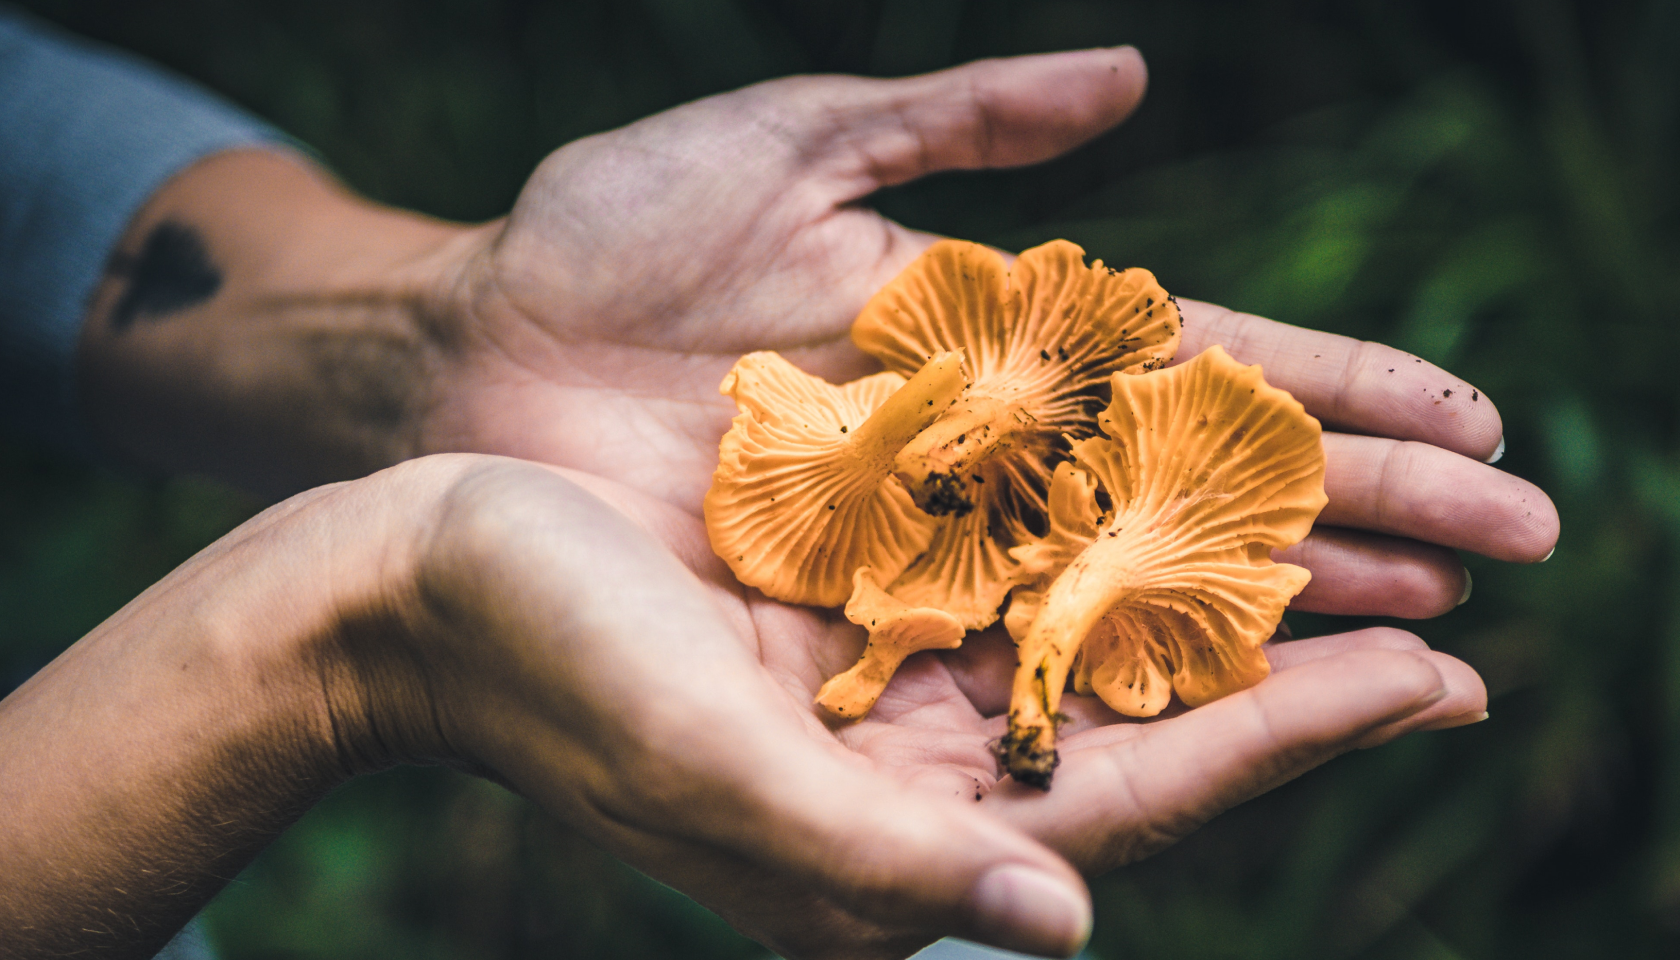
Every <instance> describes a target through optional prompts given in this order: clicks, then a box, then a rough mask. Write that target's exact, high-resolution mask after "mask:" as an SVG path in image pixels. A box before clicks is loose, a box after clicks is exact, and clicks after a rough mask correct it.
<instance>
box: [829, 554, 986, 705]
mask: <svg viewBox="0 0 1680 960" xmlns="http://www.w3.org/2000/svg"><path fill="white" fill-rule="evenodd" d="M853 584H854V588H853V590H852V598H851V599H850V600H848V601H846V619H848V620H850V621H852V622H853V623H855V624H857V625H859V626H861V627H867V628H868V629H869V645H868V646H866V647H864V650H863V656H861V657H859V658H858V662H857V663H855V664H853V665H852V668H851V669H850V670H847V671H846V672H844V673H837V674H835V675H834V676H832V677H830V678H829V680H828V682H827V683H825V684H823V685H822V689H821V690H818V691H817V703H819V704H821V705H822V706H823V707H824V708H825V709H826V710H828V711H829V712H830V713H832V714H834V715H835V716H837V717H847V718H850V719H856V718H858V717H861V716H863V715H864V714H866V713H868V712H869V708H870V707H873V706H875V701H876V700H877V699H879V698H880V696H881V691H883V690H885V689H886V688H887V681H888V680H891V679H892V675H893V673H894V672H895V671H897V670H898V665H899V664H901V663H903V662H904V658H906V657H908V656H910V655H911V654H912V653H915V652H917V651H918V650H949V649H951V648H952V647H957V646H961V645H962V638H963V626H962V623H961V622H959V621H958V620H957V618H956V617H953V616H951V615H950V614H948V613H946V612H944V611H943V610H934V609H932V608H930V607H912V606H910V605H909V604H907V603H905V602H904V601H902V600H897V599H894V598H893V597H892V596H890V595H889V594H888V593H887V592H886V591H885V590H882V589H881V585H880V583H878V582H877V581H876V579H875V571H873V570H871V569H869V568H868V567H863V568H862V569H860V570H858V572H857V574H856V576H855V578H854V580H853Z"/></svg>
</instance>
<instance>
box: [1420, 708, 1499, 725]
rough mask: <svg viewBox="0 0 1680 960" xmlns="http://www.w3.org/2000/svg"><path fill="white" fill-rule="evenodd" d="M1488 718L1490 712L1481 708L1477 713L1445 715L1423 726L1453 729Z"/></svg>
mask: <svg viewBox="0 0 1680 960" xmlns="http://www.w3.org/2000/svg"><path fill="white" fill-rule="evenodd" d="M1487 718H1488V712H1487V711H1486V710H1481V711H1478V712H1476V713H1461V714H1459V715H1458V716H1456V717H1443V718H1442V719H1440V720H1436V721H1435V722H1434V723H1431V724H1428V725H1427V726H1425V727H1423V729H1424V730H1451V729H1452V728H1454V727H1468V726H1469V725H1471V724H1472V723H1481V722H1482V721H1483V720H1486V719H1487Z"/></svg>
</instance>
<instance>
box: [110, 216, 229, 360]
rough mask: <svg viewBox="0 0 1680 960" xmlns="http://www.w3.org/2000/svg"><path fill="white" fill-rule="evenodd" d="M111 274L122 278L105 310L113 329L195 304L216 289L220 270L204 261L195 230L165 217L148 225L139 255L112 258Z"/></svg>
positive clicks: (202, 246)
mask: <svg viewBox="0 0 1680 960" xmlns="http://www.w3.org/2000/svg"><path fill="white" fill-rule="evenodd" d="M111 273H112V274H114V275H116V276H119V277H126V278H128V289H127V290H124V291H123V295H122V299H121V300H119V301H117V306H116V309H115V310H113V311H112V312H111V327H112V329H114V330H116V331H117V332H119V333H120V332H122V331H123V330H125V329H127V328H128V326H129V324H132V323H133V322H134V321H135V320H139V319H142V318H148V319H155V318H160V317H164V316H168V315H169V314H171V313H175V312H176V311H178V310H185V309H187V308H188V307H193V306H197V305H198V304H201V303H203V302H205V301H206V300H209V299H210V298H211V297H213V296H215V295H216V291H217V290H220V289H221V288H222V273H221V271H220V270H217V269H216V265H215V264H213V263H211V262H210V255H209V253H208V252H206V251H205V249H204V240H203V239H202V238H201V237H199V235H198V231H196V230H194V229H193V228H191V227H189V226H186V225H185V224H180V223H175V222H173V221H169V220H165V221H164V222H162V223H160V224H158V225H157V226H156V227H155V228H153V230H152V232H151V235H150V236H148V237H146V243H145V245H144V246H143V247H141V248H140V255H139V256H137V257H134V256H123V255H120V254H119V255H118V256H116V257H115V258H113V259H112V261H111Z"/></svg>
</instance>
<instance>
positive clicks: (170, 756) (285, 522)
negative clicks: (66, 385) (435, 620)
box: [0, 488, 401, 957]
mask: <svg viewBox="0 0 1680 960" xmlns="http://www.w3.org/2000/svg"><path fill="white" fill-rule="evenodd" d="M341 492H342V488H337V489H329V490H327V491H312V492H311V493H310V494H306V495H305V496H304V497H300V498H298V499H296V500H294V501H290V502H288V503H286V504H283V505H281V506H279V507H276V508H275V509H274V510H273V511H270V512H269V513H268V514H265V515H264V516H262V517H259V518H258V519H256V520H254V521H252V522H251V523H249V524H247V525H246V526H245V527H242V528H241V529H240V530H239V531H237V532H235V533H234V534H232V535H230V536H229V537H228V538H226V539H224V540H223V541H221V542H219V543H217V544H216V545H214V546H212V547H211V548H210V549H208V550H207V551H205V552H204V553H203V554H200V555H199V556H198V557H196V558H194V560H192V561H191V562H189V563H188V564H187V565H186V566H184V567H182V568H181V569H180V570H177V571H176V572H175V573H173V574H171V575H170V576H169V577H168V578H166V579H165V580H164V581H163V582H161V583H159V584H158V585H157V586H156V587H154V588H152V589H151V590H149V591H147V592H146V593H145V594H143V595H142V596H141V597H139V598H138V599H136V600H135V601H134V602H132V603H130V604H129V605H128V606H127V607H125V608H124V609H123V610H122V611H120V612H119V613H118V614H117V615H115V616H114V617H112V618H111V619H110V620H109V621H107V622H106V623H104V624H103V625H101V626H100V627H99V628H98V629H97V630H95V631H94V632H93V633H92V634H90V635H89V636H87V637H86V638H84V639H83V640H81V641H80V642H78V643H77V644H75V645H74V646H73V647H71V648H70V650H68V651H67V652H66V653H65V654H64V655H63V656H61V657H59V658H58V659H57V660H55V661H54V662H53V663H52V664H50V665H49V666H48V667H47V668H45V669H44V670H42V671H41V672H40V673H39V674H37V675H36V676H35V677H33V678H31V679H30V680H29V681H28V682H27V683H25V684H24V685H23V686H22V687H21V688H19V689H18V690H17V691H15V692H14V693H13V694H12V695H11V696H9V697H7V698H6V699H5V700H4V701H0V864H4V870H3V877H0V931H5V933H4V935H3V936H0V956H5V957H13V956H17V957H33V956H61V955H63V956H68V955H71V954H72V953H74V954H75V955H78V956H80V955H84V954H92V955H101V956H134V957H149V956H151V954H152V952H155V951H156V949H157V948H158V947H159V946H161V944H162V943H163V942H164V941H166V940H167V939H168V938H169V936H171V935H172V934H173V932H174V931H175V930H177V929H178V928H179V927H180V925H181V924H182V923H184V922H185V921H186V920H187V919H188V918H189V917H191V916H192V914H193V913H194V912H196V911H197V910H198V909H199V908H201V907H202V905H203V904H204V903H205V902H206V901H207V900H208V899H209V898H210V897H211V896H212V895H213V894H214V893H215V892H216V890H217V889H219V888H220V887H221V885H222V884H224V883H225V882H226V881H227V880H228V879H229V878H231V877H232V876H234V875H235V874H237V873H238V872H239V870H240V868H241V867H242V866H243V865H244V864H245V863H246V862H247V861H249V860H250V859H251V857H253V856H254V855H255V854H256V852H257V851H258V850H260V849H261V848H262V847H263V846H264V845H265V844H266V843H267V842H268V841H269V840H270V839H272V838H273V837H274V836H275V835H276V834H277V833H278V832H280V831H281V830H282V829H284V828H285V826H286V825H287V824H289V823H290V822H291V821H292V820H294V819H295V818H296V817H297V816H299V815H300V814H301V813H302V812H303V811H304V810H306V809H308V807H309V806H310V805H311V804H313V803H314V802H315V801H316V800H317V799H319V798H320V797H321V796H322V795H323V794H324V793H325V792H326V791H328V790H329V789H331V788H332V787H333V786H334V785H335V784H336V783H339V782H341V781H342V780H343V779H345V778H346V777H347V776H349V775H351V774H352V773H354V772H356V771H357V770H359V769H364V768H365V766H366V765H367V764H368V763H369V762H370V760H371V761H372V762H375V763H377V762H379V760H381V759H385V758H377V759H376V758H370V757H368V756H367V755H366V754H365V751H362V750H358V749H355V748H351V749H346V746H347V745H351V744H357V743H360V744H364V745H365V744H366V743H367V742H368V740H367V738H366V736H365V735H364V733H365V730H366V729H367V725H366V724H365V723H364V722H363V718H365V716H366V713H365V706H366V705H365V703H363V697H362V695H361V694H360V693H359V692H358V691H359V689H360V688H359V687H358V685H357V683H356V682H355V681H356V676H355V673H356V672H355V670H353V669H349V668H347V667H345V663H346V662H347V661H346V660H345V658H343V657H341V656H340V655H339V653H340V651H343V650H345V649H347V648H349V647H351V646H353V645H355V643H356V642H357V641H358V639H364V640H365V639H374V638H367V637H363V638H356V637H350V636H346V631H355V630H360V631H363V632H367V631H373V630H377V629H379V626H378V618H377V617H373V618H366V617H364V618H361V619H360V620H358V619H357V618H353V617H349V618H347V617H346V616H345V615H344V614H345V611H346V610H353V609H357V608H362V609H374V610H377V609H378V608H379V604H378V603H377V601H376V600H375V599H371V598H377V597H379V596H380V595H381V594H382V592H384V590H385V587H384V584H383V581H384V580H386V579H387V576H388V574H389V572H390V571H391V570H392V569H393V568H396V567H400V566H401V563H400V561H398V562H387V561H390V560H391V554H400V553H401V551H400V550H393V549H392V543H391V541H390V539H389V538H381V537H377V536H373V537H368V538H367V541H368V542H370V543H379V544H380V546H379V550H378V551H377V552H376V551H374V550H372V549H368V548H361V549H357V548H356V547H355V546H354V545H353V544H352V543H349V542H342V543H335V542H334V541H336V540H345V541H348V540H350V539H351V538H348V537H344V536H342V534H340V533H339V532H338V531H342V530H344V529H353V528H349V527H347V525H344V524H342V523H339V524H336V525H335V524H334V523H332V522H331V521H333V519H334V518H333V517H332V516H331V514H333V513H342V512H344V511H345V510H346V509H350V508H353V509H355V510H356V511H358V512H363V513H368V512H377V511H368V510H367V505H366V504H365V503H364V504H350V505H347V504H335V503H333V502H332V501H333V500H334V499H335V497H336V498H337V499H339V500H343V499H344V498H343V497H341V496H338V494H339V493H341ZM304 513H309V514H313V516H300V514H304ZM361 529H362V530H363V531H366V530H367V527H366V526H365V525H363V526H362V528H361ZM370 646H374V647H379V646H380V645H379V644H370ZM399 692H400V687H399ZM387 762H388V761H387Z"/></svg>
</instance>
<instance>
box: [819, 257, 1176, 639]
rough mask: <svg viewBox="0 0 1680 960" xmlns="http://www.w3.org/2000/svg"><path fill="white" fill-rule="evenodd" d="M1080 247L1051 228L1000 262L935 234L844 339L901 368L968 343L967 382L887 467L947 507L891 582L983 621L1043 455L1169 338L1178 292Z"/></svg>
mask: <svg viewBox="0 0 1680 960" xmlns="http://www.w3.org/2000/svg"><path fill="white" fill-rule="evenodd" d="M1084 255H1085V254H1084V251H1083V250H1081V249H1080V248H1079V247H1078V246H1076V245H1074V244H1072V243H1069V242H1067V241H1065V240H1057V241H1053V242H1051V243H1047V244H1044V245H1043V246H1039V247H1034V248H1033V249H1031V250H1028V251H1026V252H1025V253H1023V254H1021V256H1020V257H1019V258H1018V259H1017V260H1016V261H1015V263H1014V265H1013V266H1008V267H1006V266H1005V264H1004V262H1003V258H1002V257H1001V256H999V255H998V254H997V252H996V251H993V250H991V249H990V248H988V247H984V246H981V245H979V244H974V243H965V242H962V241H957V240H942V241H940V242H939V243H936V244H934V245H933V246H932V247H930V248H928V250H927V251H926V252H925V253H923V254H922V256H921V257H920V258H919V259H917V260H916V261H915V262H914V263H912V264H911V265H910V266H909V267H907V268H906V269H905V270H904V271H903V272H902V273H900V274H899V275H898V276H897V277H896V278H895V279H894V280H893V281H892V282H891V283H889V284H888V285H887V286H886V287H884V288H883V289H882V290H881V291H880V292H879V293H877V294H876V295H875V296H874V298H872V299H871V300H870V301H869V303H868V305H867V306H865V307H864V310H863V312H862V313H861V314H860V315H859V316H858V319H857V321H856V322H855V323H854V324H853V326H852V340H853V341H854V342H855V343H856V344H857V345H858V346H859V347H860V348H862V349H863V350H864V351H865V352H867V353H870V354H872V355H873V356H875V357H877V358H879V359H880V360H881V362H882V363H883V364H885V365H886V367H887V369H888V370H892V371H897V372H899V373H904V374H908V373H910V372H913V371H915V370H918V369H920V368H921V366H922V365H923V364H924V363H926V362H927V359H928V358H929V357H931V356H934V355H935V354H938V353H940V352H943V351H948V350H962V351H963V353H964V355H965V357H966V360H967V363H968V367H969V372H970V375H971V379H972V383H971V384H970V385H969V386H968V387H967V389H965V390H964V391H963V392H962V395H961V396H960V397H959V398H958V400H957V402H956V403H954V404H952V405H951V408H950V409H949V410H948V411H947V412H946V413H945V414H944V415H943V416H942V417H940V418H939V420H937V421H936V422H935V423H933V424H932V425H931V426H930V427H928V429H926V430H924V431H923V432H922V433H921V434H920V435H919V436H917V437H916V438H915V439H914V440H913V441H911V442H910V443H909V444H908V445H907V446H906V447H905V448H904V449H903V450H902V451H901V452H900V453H899V454H898V456H897V460H896V463H895V466H894V470H895V473H896V474H897V476H898V478H899V479H900V480H901V481H903V482H904V484H905V487H906V488H907V489H908V490H909V491H910V493H911V495H912V497H914V499H915V502H916V504H917V505H918V506H920V507H921V508H922V509H924V510H926V511H928V512H929V513H933V514H936V515H942V516H948V517H951V518H952V520H951V522H950V523H949V524H947V525H946V526H944V527H941V528H940V529H939V530H938V531H937V532H936V533H935V534H934V539H933V541H932V543H931V544H930V545H929V548H928V550H927V551H926V553H924V554H923V555H922V557H921V558H920V559H919V560H917V561H916V563H915V564H914V565H912V566H911V567H910V568H909V569H908V570H906V571H904V573H903V574H901V575H899V576H898V579H897V580H895V581H892V582H890V583H889V585H888V588H887V590H888V592H889V593H891V594H892V595H893V596H895V597H897V598H899V599H900V600H903V601H905V602H906V603H909V604H911V605H913V606H923V607H934V608H938V609H941V610H945V611H947V612H949V613H951V614H953V615H955V616H956V617H957V618H958V619H959V620H961V621H962V622H963V625H964V626H965V627H967V628H969V629H978V628H980V627H984V626H986V625H987V624H989V623H991V622H992V621H993V620H995V619H996V618H997V610H998V607H999V606H1000V605H1001V604H1002V602H1003V599H1004V596H1005V595H1006V594H1007V593H1008V591H1009V589H1010V587H1012V586H1014V585H1015V584H1017V583H1019V582H1021V580H1022V579H1023V574H1022V572H1021V570H1020V568H1019V564H1018V562H1017V561H1016V560H1014V559H1013V558H1012V557H1011V556H1010V555H1009V554H1008V552H1007V550H1008V547H1009V546H1010V545H1011V544H1014V543H1018V542H1022V541H1024V540H1026V539H1027V538H1028V537H1030V535H1031V531H1032V529H1033V528H1034V527H1035V526H1038V525H1041V524H1042V522H1043V517H1044V509H1045V502H1044V497H1045V493H1046V490H1047V488H1048V486H1049V481H1050V466H1049V464H1050V463H1051V462H1053V461H1054V460H1055V459H1057V458H1058V456H1061V455H1065V451H1066V449H1067V447H1066V444H1067V439H1066V438H1067V437H1072V438H1075V439H1077V438H1080V437H1086V436H1089V435H1090V434H1091V433H1092V432H1093V430H1094V428H1095V422H1096V413H1097V411H1099V410H1101V409H1102V406H1103V404H1105V403H1106V402H1107V400H1108V390H1109V378H1110V376H1111V375H1113V374H1115V373H1119V372H1143V371H1145V370H1151V369H1155V368H1157V367H1160V366H1162V365H1164V364H1166V363H1167V361H1169V360H1170V359H1172V356H1173V354H1174V353H1175V352H1176V351H1177V349H1178V342H1179V333H1180V330H1181V323H1180V319H1179V314H1178V306H1177V304H1176V302H1174V301H1173V300H1172V298H1171V297H1169V296H1167V293H1166V291H1165V290H1163V289H1161V287H1160V285H1159V284H1157V283H1156V282H1155V278H1154V277H1153V276H1152V275H1150V273H1149V272H1148V271H1147V270H1140V269H1131V270H1125V271H1115V270H1112V269H1109V268H1107V267H1105V266H1103V265H1102V262H1101V261H1100V260H1099V261H1095V262H1093V263H1092V264H1091V265H1090V266H1087V265H1086V264H1085V259H1084ZM877 572H878V573H879V574H880V575H881V576H883V577H885V576H886V571H884V570H878V571H877Z"/></svg>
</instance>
